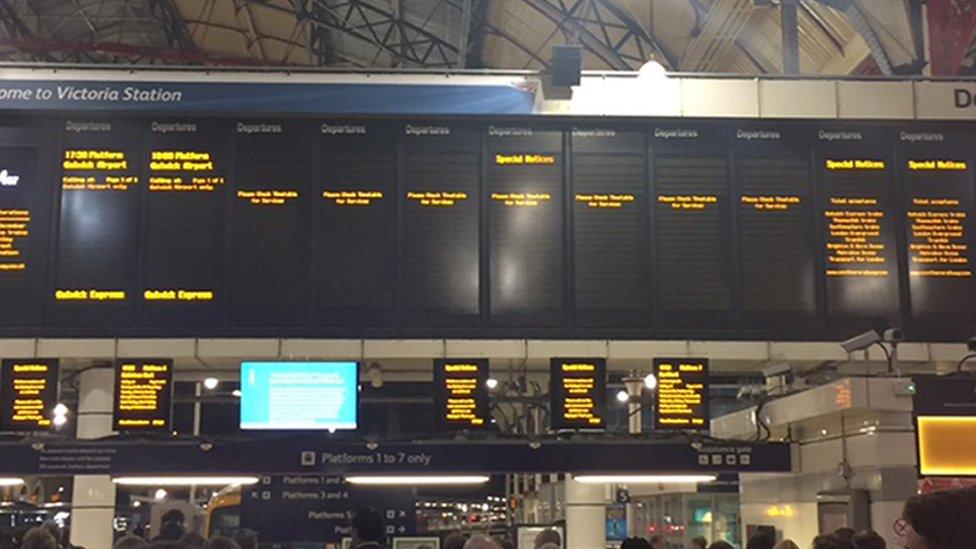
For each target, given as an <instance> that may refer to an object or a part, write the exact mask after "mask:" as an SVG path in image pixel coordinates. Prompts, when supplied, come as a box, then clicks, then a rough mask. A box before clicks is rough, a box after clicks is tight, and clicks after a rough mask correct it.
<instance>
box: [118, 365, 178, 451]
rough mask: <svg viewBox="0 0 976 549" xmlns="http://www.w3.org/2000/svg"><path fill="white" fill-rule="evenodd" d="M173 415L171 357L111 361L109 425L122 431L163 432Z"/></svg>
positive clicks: (167, 427) (165, 430)
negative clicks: (112, 395) (112, 382)
mask: <svg viewBox="0 0 976 549" xmlns="http://www.w3.org/2000/svg"><path fill="white" fill-rule="evenodd" d="M172 415H173V361H172V360H169V359H145V358H135V359H132V358H129V359H121V360H116V361H115V406H114V407H113V409H112V429H114V430H116V431H119V432H122V433H126V432H129V433H137V432H149V431H157V432H163V433H165V432H167V431H169V430H170V423H171V419H172Z"/></svg>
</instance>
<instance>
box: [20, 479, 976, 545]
mask: <svg viewBox="0 0 976 549" xmlns="http://www.w3.org/2000/svg"><path fill="white" fill-rule="evenodd" d="M974 520H976V489H972V488H971V489H963V490H954V491H946V492H936V493H932V494H924V495H917V496H914V497H912V498H910V499H909V500H908V501H907V502H906V503H905V507H904V511H903V512H902V516H901V517H900V518H899V519H898V520H897V521H895V523H894V525H893V528H894V532H895V534H897V535H898V537H899V538H900V542H899V543H900V545H901V547H902V548H903V549H976V528H972V524H973V521H974ZM351 535H352V547H353V549H387V545H386V530H385V528H384V526H383V520H382V517H381V516H380V514H379V513H378V512H376V510H374V509H363V510H360V511H359V512H357V513H356V514H355V516H354V517H353V520H352V523H351ZM63 537H64V532H62V531H60V530H59V529H58V528H57V526H55V525H54V524H53V523H44V524H41V525H40V526H37V527H35V528H32V529H31V530H29V531H28V532H27V533H26V534H25V535H24V536H23V538H22V539H21V540H20V543H19V545H16V547H18V549H72V547H73V546H71V545H70V544H69V543H67V541H66V540H64V539H62V538H63ZM562 542H563V540H562V536H561V535H560V533H559V532H558V531H556V530H543V531H542V532H540V533H539V534H538V535H537V536H536V538H535V542H534V544H533V545H534V548H533V549H563V543H562ZM257 547H258V539H257V535H256V534H255V533H254V532H252V531H249V530H238V531H237V532H235V534H234V535H233V536H232V537H222V536H217V537H214V538H212V539H209V540H208V539H205V538H204V537H202V536H200V535H199V534H196V533H193V532H186V531H185V529H184V527H183V520H182V515H180V516H169V517H166V516H164V517H163V520H162V526H161V527H160V529H159V534H158V535H157V536H155V537H154V538H153V539H151V540H146V539H145V538H143V537H140V536H137V535H128V536H125V537H123V538H121V539H119V540H118V541H117V542H116V543H115V546H114V549H257ZM441 548H442V549H513V545H512V543H511V541H509V540H501V541H499V540H494V539H492V538H491V537H488V536H473V537H467V536H464V535H461V534H453V535H451V536H448V537H447V539H445V540H444V543H443V544H442V545H441ZM807 548H809V549H887V544H886V543H885V540H884V538H882V537H881V536H880V535H878V534H877V533H876V532H874V531H870V530H865V531H862V532H855V531H854V530H853V529H851V528H841V529H839V530H837V531H835V532H833V533H831V534H828V535H821V536H817V537H816V538H814V539H813V541H812V543H811V544H810V545H807V546H805V545H803V544H801V543H797V542H796V541H793V540H789V539H786V540H782V541H780V542H779V543H774V541H773V540H771V539H769V538H768V537H766V536H764V535H761V534H760V535H756V536H753V537H752V538H750V539H749V540H748V542H747V543H746V547H745V549H807ZM99 549H101V548H99ZM621 549H674V547H673V546H671V545H669V544H668V541H667V540H666V539H665V538H664V537H663V536H652V537H651V538H650V539H643V538H628V539H627V540H624V542H623V544H622V545H621ZM688 549H734V548H733V546H732V545H731V544H730V543H728V542H727V541H721V540H720V541H714V542H713V543H711V544H709V543H708V540H706V539H705V538H701V537H699V538H695V539H693V540H692V542H691V546H690V547H689V548H688ZM892 549H894V548H892Z"/></svg>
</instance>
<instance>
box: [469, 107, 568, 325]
mask: <svg viewBox="0 0 976 549" xmlns="http://www.w3.org/2000/svg"><path fill="white" fill-rule="evenodd" d="M487 134H488V158H487V164H488V171H487V180H486V182H485V187H486V189H487V195H488V241H489V247H488V264H489V279H490V281H491V282H490V285H489V311H490V321H489V322H490V324H491V325H492V326H551V325H562V324H563V323H564V322H565V302H566V295H565V288H566V286H565V280H566V268H565V257H566V253H565V252H566V251H565V249H564V247H565V239H564V234H563V233H564V227H565V225H564V219H563V211H564V204H563V200H564V194H563V188H564V187H563V160H562V159H563V154H562V146H563V143H562V142H563V134H562V133H561V132H558V131H545V130H538V129H533V128H530V127H526V126H489V127H488V130H487Z"/></svg>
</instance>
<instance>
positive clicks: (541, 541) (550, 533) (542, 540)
mask: <svg viewBox="0 0 976 549" xmlns="http://www.w3.org/2000/svg"><path fill="white" fill-rule="evenodd" d="M547 543H552V544H555V545H562V544H563V537H562V536H560V535H559V530H555V529H552V528H546V529H545V530H543V531H541V532H539V533H538V534H536V536H535V541H534V542H533V545H534V546H536V547H542V546H543V545H545V544H547Z"/></svg>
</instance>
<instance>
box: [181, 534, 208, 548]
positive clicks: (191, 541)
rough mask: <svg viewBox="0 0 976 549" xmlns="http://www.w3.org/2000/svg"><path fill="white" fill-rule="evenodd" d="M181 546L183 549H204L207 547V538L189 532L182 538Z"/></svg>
mask: <svg viewBox="0 0 976 549" xmlns="http://www.w3.org/2000/svg"><path fill="white" fill-rule="evenodd" d="M180 546H181V547H182V548H183V549H202V548H203V547H206V546H207V538H205V537H203V536H201V535H200V534H198V533H196V532H187V533H185V534H183V537H182V538H180Z"/></svg>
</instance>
